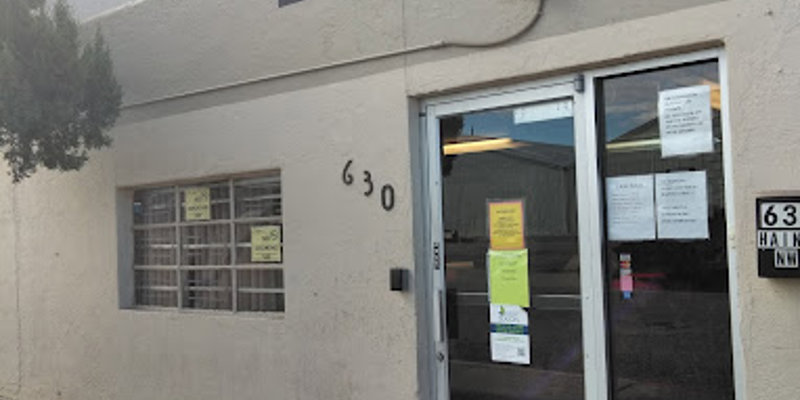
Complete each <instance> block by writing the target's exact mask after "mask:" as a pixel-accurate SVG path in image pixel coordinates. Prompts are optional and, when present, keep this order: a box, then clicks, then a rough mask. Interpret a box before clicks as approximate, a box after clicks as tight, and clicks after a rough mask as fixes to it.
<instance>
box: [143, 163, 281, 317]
mask: <svg viewBox="0 0 800 400" xmlns="http://www.w3.org/2000/svg"><path fill="white" fill-rule="evenodd" d="M281 215H282V212H281V180H280V172H273V173H270V174H264V175H261V176H258V177H250V178H246V179H229V180H220V181H213V182H204V183H195V184H191V185H182V186H169V187H160V188H149V189H142V190H136V191H135V192H134V195H133V222H134V228H133V229H134V234H133V238H134V243H133V250H134V257H133V269H134V280H133V281H134V286H135V287H134V289H135V290H134V292H135V304H136V306H137V307H140V308H176V309H206V310H228V311H234V312H246V311H249V312H268V311H272V312H282V311H283V310H284V285H283V269H282V263H283V224H282V217H281Z"/></svg>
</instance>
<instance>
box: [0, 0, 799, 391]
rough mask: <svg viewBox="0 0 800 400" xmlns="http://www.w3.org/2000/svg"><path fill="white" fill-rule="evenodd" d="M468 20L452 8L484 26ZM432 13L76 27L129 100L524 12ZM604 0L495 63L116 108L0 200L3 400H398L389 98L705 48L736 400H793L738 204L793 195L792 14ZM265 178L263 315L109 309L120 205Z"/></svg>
mask: <svg viewBox="0 0 800 400" xmlns="http://www.w3.org/2000/svg"><path fill="white" fill-rule="evenodd" d="M471 1H474V2H475V3H474V4H472V5H473V6H474V7H473V8H470V7H465V10H473V11H471V12H475V11H474V9H478V10H482V11H481V13H484V14H485V13H486V12H487V11H486V8H485V7H484V8H481V3H480V1H478V0H471ZM356 3H359V4H360V5H361V6H356ZM449 3H452V2H443V3H438V4H437V3H436V2H429V4H424V2H421V1H420V2H415V1H411V0H409V1H406V2H394V1H379V0H370V1H368V2H337V1H334V0H306V1H303V2H300V3H298V4H295V5H293V6H290V7H286V8H282V9H280V10H278V9H277V8H275V5H274V4H272V3H269V4H267V3H266V2H261V1H259V2H256V1H234V2H224V1H217V2H202V5H198V4H199V3H198V2H188V1H178V0H169V1H168V0H148V1H145V2H142V3H140V4H139V5H137V6H135V7H132V8H129V9H126V10H123V11H120V12H119V13H117V14H113V15H110V16H106V17H103V18H100V19H98V20H95V21H94V22H101V24H102V25H103V29H104V31H105V32H106V33H107V35H108V36H109V41H110V42H111V44H112V46H113V49H114V55H115V60H116V62H117V66H118V71H119V75H120V80H121V82H122V83H123V84H124V86H125V89H126V92H127V97H126V101H127V102H128V103H135V102H142V101H148V100H152V99H154V98H158V97H162V96H168V95H170V94H174V93H182V92H187V91H193V90H199V89H203V88H206V87H211V86H218V85H225V84H227V83H231V82H234V81H239V80H242V79H252V78H256V77H259V76H266V75H270V74H274V73H281V72H285V71H290V70H293V69H297V68H308V67H313V66H315V65H319V64H321V63H325V62H331V61H340V60H343V59H348V58H352V57H361V56H366V55H369V54H373V53H375V52H382V51H389V50H396V49H399V48H402V47H403V46H409V45H417V44H424V43H427V41H428V40H431V41H435V40H438V39H439V38H438V36H439V35H444V36H448V35H452V36H450V37H447V38H445V39H453V38H456V39H461V40H474V39H482V40H484V39H485V40H490V39H492V38H493V37H495V36H496V37H500V36H502V35H504V34H506V33H507V32H509V31H513V30H511V29H509V30H508V31H504V30H503V29H493V30H491V31H490V32H488V33H486V35H487V36H484V37H480V36H477V37H475V36H470V35H469V34H468V33H469V32H468V30H469V29H470V28H471V27H474V26H476V25H479V23H478V21H482V20H484V19H485V20H489V21H495V22H493V23H492V25H493V26H494V25H497V24H501V25H503V21H506V22H508V24H507V25H504V28H506V27H508V28H510V27H511V26H514V25H519V24H522V23H523V22H524V21H525V18H522V16H523V15H524V13H525V12H532V9H531V7H530V6H531V3H526V2H524V1H521V0H519V1H518V0H508V1H503V2H495V3H498V4H502V5H498V8H497V9H494V10H491V11H493V12H497V13H496V14H492V15H480V13H477V14H470V13H467V14H464V16H463V17H462V18H463V21H462V23H461V24H458V25H457V26H459V27H465V28H458V29H456V30H454V31H446V32H445V31H441V29H444V28H442V27H441V26H438V27H436V28H435V29H434V27H433V26H434V25H435V21H436V18H435V16H436V15H440V16H441V15H443V14H442V13H443V11H439V14H437V12H436V10H437V9H436V7H440V8H439V10H444V8H441V7H444V6H443V4H449ZM625 4H626V5H627V6H626V7H621V6H620V5H619V3H618V2H612V1H611V0H602V1H596V2H589V1H579V0H550V1H545V3H544V7H543V9H542V15H541V17H540V20H539V22H538V24H537V25H536V26H535V27H534V28H533V30H532V31H531V32H530V33H528V34H527V35H526V36H525V37H524V38H522V39H520V40H517V41H514V42H512V43H509V44H507V45H505V46H501V47H497V48H489V49H480V50H479V49H443V50H435V51H427V52H421V53H416V54H411V55H408V56H405V57H393V58H387V59H382V60H379V61H374V62H366V63H362V64H358V65H353V66H348V67H342V68H337V69H333V70H325V71H321V72H315V73H309V74H303V75H299V76H294V77H290V78H286V79H280V80H275V81H266V82H261V83H253V84H251V85H246V86H241V87H237V88H230V89H224V90H217V91H212V92H209V93H207V94H203V95H198V96H190V97H187V98H182V99H176V100H171V101H166V102H159V103H155V104H151V105H147V106H141V107H135V108H129V109H127V110H126V111H125V112H124V115H123V118H122V119H121V121H120V124H119V125H118V127H117V128H115V129H114V131H113V136H114V137H115V144H114V147H113V149H112V150H108V151H105V152H103V153H100V154H98V155H97V156H96V157H95V158H94V159H93V161H92V162H91V164H90V165H89V166H88V167H87V168H86V169H85V170H84V171H82V172H80V173H70V174H55V173H41V174H38V175H37V176H36V177H34V178H33V179H31V180H29V181H27V182H24V183H22V184H20V185H17V186H16V187H12V185H10V184H9V183H8V179H7V178H6V179H5V180H3V181H1V182H0V397H2V396H5V397H9V398H13V399H56V398H62V399H85V398H109V399H148V400H149V399H175V398H193V399H198V400H202V399H214V398H237V399H251V398H252V399H255V398H271V399H272V398H274V399H318V398H326V399H375V398H381V399H414V398H417V391H418V390H419V387H418V386H419V382H418V380H417V358H416V353H417V337H416V316H415V303H414V301H415V300H414V293H413V292H412V293H409V294H399V293H393V292H390V291H389V290H388V274H389V269H390V268H393V267H407V268H413V267H414V265H413V264H414V248H413V239H414V238H413V235H412V210H413V207H415V206H417V207H419V206H421V205H414V204H412V195H411V193H412V178H411V169H412V154H413V152H414V151H416V149H415V148H412V147H410V146H409V135H410V134H411V135H413V134H415V133H416V126H417V125H416V121H409V119H408V110H409V96H411V97H412V98H426V97H429V96H431V95H435V94H438V93H443V92H454V91H461V90H465V89H467V88H473V87H487V86H492V85H497V84H499V83H500V82H508V81H523V80H533V79H536V78H537V77H544V76H551V75H555V74H561V73H568V72H577V71H581V70H584V69H586V68H592V67H594V66H602V65H612V64H617V63H622V62H625V61H631V60H637V59H642V58H646V57H655V56H660V55H668V54H675V53H680V52H684V51H688V50H691V49H697V48H708V47H713V46H724V48H725V51H726V55H727V58H728V61H727V67H728V71H729V82H728V83H729V86H728V88H729V94H730V128H731V134H732V142H731V145H732V152H731V154H728V155H727V156H729V157H730V158H731V160H732V164H733V171H734V176H733V185H734V186H733V189H734V208H733V209H732V210H733V213H732V214H731V215H732V216H733V217H734V218H735V220H734V226H735V230H734V231H732V232H731V240H732V244H733V246H734V249H735V252H734V254H732V256H733V257H732V258H733V259H735V261H736V268H737V275H736V276H737V278H738V282H735V284H736V288H735V290H736V293H737V294H738V297H737V298H736V300H737V301H736V303H735V304H738V305H739V306H740V309H738V310H737V309H734V310H733V312H734V313H735V315H736V317H737V320H739V321H740V325H738V326H735V327H734V329H736V330H737V335H738V336H737V337H740V338H741V341H740V342H739V344H740V345H741V346H742V348H741V351H740V352H738V353H737V354H739V355H741V357H740V358H739V359H737V367H739V368H740V369H739V370H738V372H737V379H738V380H739V383H740V384H741V386H740V388H741V387H746V391H745V392H744V393H740V394H741V395H743V396H742V397H741V398H740V399H744V398H746V399H748V400H795V399H798V398H800V383H798V382H797V380H796V379H795V376H797V374H798V372H800V341H798V340H797V335H796V331H797V330H798V329H800V313H798V312H797V304H800V282H796V281H793V280H774V279H760V278H758V277H757V276H756V266H755V243H754V226H753V225H754V224H753V220H754V218H753V209H754V199H755V197H756V196H757V195H762V194H785V193H793V194H800V183H798V182H797V181H796V180H795V179H794V175H795V171H796V168H795V167H794V164H793V161H794V158H796V157H795V154H796V153H797V152H798V151H799V150H800V140H798V139H796V137H797V132H798V130H800V119H798V118H797V117H796V114H797V111H796V110H797V109H798V106H800V103H799V102H798V100H796V98H797V96H796V93H798V92H800V46H798V45H797V44H798V43H800V25H798V24H797V21H800V2H799V1H796V0H783V1H781V0H762V1H758V2H753V1H745V0H730V1H724V2H710V1H699V0H698V1H690V0H681V1H675V2H663V1H652V2H647V3H643V2H639V1H636V2H633V1H630V2H628V1H626V2H625ZM420 10H428V11H427V12H421V11H420ZM431 10H432V11H431ZM415 12H416V13H417V17H413V15H415V14H414V13H415ZM465 12H466V11H465ZM425 15H427V17H425V18H429V19H427V20H426V19H425V18H423V16H425ZM404 16H405V17H404ZM432 21H433V22H432ZM426 24H427V25H426ZM460 29H463V30H460ZM426 35H428V36H426ZM413 105H414V101H413V100H412V101H411V106H413ZM348 159H354V160H355V166H356V167H357V168H358V169H369V170H370V171H371V172H372V174H373V177H374V178H375V179H376V181H379V182H381V183H391V184H393V185H394V187H395V188H396V190H397V206H396V208H395V209H394V210H393V211H392V212H388V213H387V212H385V211H384V210H383V209H381V207H380V203H379V199H378V198H377V197H375V196H374V195H373V197H372V198H369V199H367V198H364V197H363V196H362V195H361V194H360V191H359V190H357V189H356V188H353V187H347V186H345V185H343V184H342V183H341V181H340V175H339V174H340V171H341V168H342V166H343V165H344V163H345V162H346V161H347V160H348ZM275 167H278V168H281V169H282V179H283V193H284V194H283V196H284V197H283V198H284V201H285V205H284V222H285V242H286V245H285V246H286V247H285V259H286V261H285V264H284V266H285V274H286V275H285V276H286V288H287V290H286V291H287V308H286V313H285V314H284V315H282V316H264V317H251V316H233V315H228V314H210V313H190V312H181V313H178V312H145V311H134V310H124V309H120V308H119V306H118V294H117V270H116V268H117V247H116V246H117V239H116V236H117V226H116V221H117V217H118V215H117V199H116V194H117V190H118V189H119V188H124V187H129V186H135V185H140V184H153V183H159V182H167V181H176V180H177V181H179V180H185V179H192V178H202V177H205V176H210V175H219V174H235V173H240V172H246V171H254V170H261V169H269V168H275ZM13 198H16V202H15V204H16V207H12V199H13ZM123 209H124V208H123ZM17 239H19V240H17ZM15 271H18V272H15ZM17 281H18V282H19V284H18V285H17V283H16V282H17ZM17 289H18V291H19V293H20V302H19V305H20V309H19V312H17V305H16V304H17V301H16V299H17V297H16V293H17ZM18 326H19V327H20V328H21V330H20V331H19V332H18V330H17V327H18ZM18 337H21V338H22V341H21V343H19V344H20V345H21V346H18V345H17V344H18V342H17V338H18ZM20 355H21V363H19V366H18V362H17V361H18V357H19V356H20ZM19 377H21V382H22V386H21V391H20V392H17V382H18V378H19Z"/></svg>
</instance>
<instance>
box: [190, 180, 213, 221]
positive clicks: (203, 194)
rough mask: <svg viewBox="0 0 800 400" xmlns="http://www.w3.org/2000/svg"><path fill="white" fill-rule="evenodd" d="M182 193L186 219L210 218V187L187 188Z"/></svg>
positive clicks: (199, 219)
mask: <svg viewBox="0 0 800 400" xmlns="http://www.w3.org/2000/svg"><path fill="white" fill-rule="evenodd" d="M183 193H184V206H183V207H184V209H185V211H186V220H187V221H205V220H209V219H211V188H207V187H196V188H188V189H186V190H184V191H183Z"/></svg>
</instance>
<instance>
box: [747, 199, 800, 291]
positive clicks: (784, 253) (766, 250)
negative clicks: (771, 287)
mask: <svg viewBox="0 0 800 400" xmlns="http://www.w3.org/2000/svg"><path fill="white" fill-rule="evenodd" d="M756 215H757V220H756V226H757V228H758V229H757V234H756V243H757V245H758V276H761V277H775V278H779V277H780V278H800V197H761V198H758V199H756Z"/></svg>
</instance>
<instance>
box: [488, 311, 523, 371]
mask: <svg viewBox="0 0 800 400" xmlns="http://www.w3.org/2000/svg"><path fill="white" fill-rule="evenodd" d="M489 322H490V325H491V332H490V333H489V348H490V351H491V353H492V354H491V355H492V361H496V362H508V363H512V364H523V365H529V364H530V363H531V341H530V335H529V332H528V312H527V311H525V309H524V308H522V307H520V306H517V305H511V304H490V305H489Z"/></svg>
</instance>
